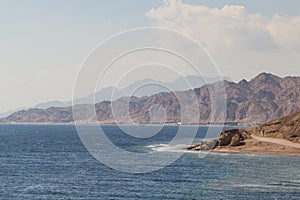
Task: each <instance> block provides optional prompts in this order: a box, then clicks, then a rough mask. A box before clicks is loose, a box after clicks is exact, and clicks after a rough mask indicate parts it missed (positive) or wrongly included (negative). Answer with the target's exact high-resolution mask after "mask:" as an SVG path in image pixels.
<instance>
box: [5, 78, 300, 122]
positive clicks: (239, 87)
mask: <svg viewBox="0 0 300 200" xmlns="http://www.w3.org/2000/svg"><path fill="white" fill-rule="evenodd" d="M219 84H220V83H214V84H209V85H204V86H202V87H200V88H196V89H194V90H188V91H180V92H171V93H167V92H161V93H158V94H154V95H151V96H145V97H130V98H129V97H124V98H120V99H117V100H115V101H113V104H114V107H115V106H116V107H121V108H123V109H125V110H122V109H121V110H120V113H122V112H123V113H124V112H126V106H124V105H126V104H127V102H129V112H130V117H131V118H132V119H133V122H135V123H149V122H150V120H151V118H150V114H151V112H150V111H151V109H152V107H153V105H156V104H160V105H161V106H163V107H164V108H165V111H166V122H170V123H171V122H174V123H177V122H181V121H182V119H181V111H184V113H183V114H184V115H185V116H187V117H186V118H185V119H186V121H185V122H183V123H188V124H198V123H199V122H200V123H203V124H206V123H209V122H210V119H211V117H213V118H215V116H217V115H218V113H214V114H212V110H211V103H212V102H211V99H210V94H209V89H208V88H209V87H211V88H214V89H215V92H216V93H218V92H220V91H221V88H218V87H217V86H218V85H219ZM224 86H225V91H226V95H227V99H226V104H227V111H226V122H228V123H231V122H234V123H240V124H251V125H252V124H261V123H264V122H266V121H271V120H273V119H276V118H279V117H282V116H285V115H288V114H290V113H294V112H296V111H298V110H300V98H299V97H300V77H285V78H280V77H278V76H275V75H272V74H268V73H262V74H259V75H258V76H257V77H255V78H253V79H252V80H250V81H246V80H242V81H240V82H238V83H233V82H229V81H224ZM193 91H194V92H195V93H196V95H197V98H198V101H199V110H200V113H201V115H200V119H198V118H197V115H196V114H195V112H194V111H193V110H194V109H193V108H195V107H196V106H197V105H196V104H195V103H193V102H191V104H190V105H188V108H181V107H180V104H179V102H178V99H177V98H176V95H177V96H180V97H182V98H183V99H185V100H186V101H189V99H190V97H191V95H192V94H193ZM111 104H112V102H110V101H103V102H100V103H97V104H96V105H95V108H96V113H97V119H98V121H100V122H101V123H115V121H114V118H113V113H112V110H111ZM93 108H94V106H93V105H78V106H77V107H76V109H78V110H79V111H80V113H81V115H80V119H79V120H80V121H82V122H90V121H91V119H92V118H91V116H92V111H93ZM181 109H182V110H181ZM37 113H39V115H37ZM60 116H62V119H61V120H60V118H59V117H60ZM67 116H68V117H67ZM37 119H38V120H37ZM68 120H69V121H68ZM72 120H73V118H72V109H71V107H67V108H49V109H46V110H35V109H29V110H28V111H21V112H16V113H14V114H12V115H10V116H9V117H7V118H4V119H1V120H0V122H2V123H10V122H50V123H51V122H60V121H61V122H71V121H72ZM120 121H121V122H122V123H132V121H130V120H129V117H128V116H125V115H124V118H123V119H120ZM160 122H161V121H159V120H158V121H157V122H156V123H160ZM214 122H218V119H217V118H215V119H214Z"/></svg>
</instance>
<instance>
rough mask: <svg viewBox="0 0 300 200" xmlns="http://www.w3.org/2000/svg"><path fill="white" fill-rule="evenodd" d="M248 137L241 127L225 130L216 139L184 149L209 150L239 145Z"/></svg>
mask: <svg viewBox="0 0 300 200" xmlns="http://www.w3.org/2000/svg"><path fill="white" fill-rule="evenodd" d="M250 138H251V136H250V135H249V133H248V132H247V131H245V130H243V129H233V130H226V131H223V132H222V133H221V134H220V136H219V138H218V139H215V140H209V141H204V142H202V143H200V144H197V145H193V146H190V147H188V148H186V149H187V150H191V151H209V150H212V149H215V148H217V147H226V146H228V147H230V146H241V145H244V144H245V142H244V141H245V139H250Z"/></svg>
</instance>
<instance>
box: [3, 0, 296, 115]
mask: <svg viewBox="0 0 300 200" xmlns="http://www.w3.org/2000/svg"><path fill="white" fill-rule="evenodd" d="M0 24H1V31H0V34H1V38H0V40H1V43H0V44H1V45H0V53H1V59H0V69H1V73H0V92H1V95H2V98H1V104H0V112H4V111H7V110H9V109H14V108H17V107H23V106H31V105H34V104H36V103H40V102H44V101H49V100H54V99H57V100H62V101H66V100H70V99H71V97H72V91H73V84H74V81H75V78H76V74H77V72H78V70H79V66H80V64H81V63H82V61H83V60H84V58H85V57H86V56H87V55H88V53H89V52H90V51H91V50H92V49H93V48H94V47H95V46H96V45H98V44H99V43H100V42H102V41H103V40H105V39H106V38H107V37H109V36H111V35H113V34H117V33H119V32H120V31H125V30H129V29H132V28H138V27H144V26H159V27H165V28H171V29H174V30H177V31H180V32H182V33H184V34H187V35H188V36H190V37H192V38H194V39H195V40H197V41H198V42H199V43H201V44H202V45H203V46H204V47H205V48H206V49H207V50H208V51H209V53H210V54H211V56H212V57H213V59H214V61H215V62H216V63H217V65H218V66H219V69H220V71H221V74H222V75H224V76H229V77H231V78H232V79H233V80H235V81H238V80H240V79H242V78H246V79H250V78H252V77H254V76H255V75H257V74H258V73H260V72H262V71H268V72H272V73H274V74H277V75H280V76H286V75H300V65H299V64H300V60H299V55H300V1H298V0H289V1H282V0H265V1H261V0H251V1H233V0H231V1H219V0H205V1H201V0H198V1H195V0H189V1H158V0H152V1H146V0H144V1H141V0H126V1H119V0H118V1H117V0H109V1H100V0H95V1H89V0H87V1H82V0H78V1H76V0H69V1H67V0H57V1H56V0H49V1H46V0H44V1H39V0H34V1H33V0H27V1H22V0H19V1H14V0H1V1H0ZM182 67H184V66H182ZM186 74H189V72H188V71H186ZM204 75H211V74H204ZM141 78H142V77H141ZM174 78H176V77H175V76H174V77H172V76H171V75H170V77H168V76H166V80H171V79H174ZM162 81H164V80H162ZM128 83H129V82H128ZM109 84H110V83H109V82H107V83H105V84H104V86H105V85H109ZM124 84H126V82H125V83H124Z"/></svg>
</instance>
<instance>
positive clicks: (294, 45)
mask: <svg viewBox="0 0 300 200" xmlns="http://www.w3.org/2000/svg"><path fill="white" fill-rule="evenodd" d="M268 30H269V31H270V33H271V35H272V37H273V38H274V40H275V41H276V42H277V43H278V45H280V46H281V47H282V48H284V49H299V48H300V16H295V17H282V16H280V15H275V16H274V17H272V19H271V20H270V22H269V23H268Z"/></svg>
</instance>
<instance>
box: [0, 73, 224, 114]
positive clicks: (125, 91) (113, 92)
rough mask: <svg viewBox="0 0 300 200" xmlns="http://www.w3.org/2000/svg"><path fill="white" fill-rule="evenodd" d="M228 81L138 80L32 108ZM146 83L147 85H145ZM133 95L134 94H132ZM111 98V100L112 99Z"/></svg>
mask: <svg viewBox="0 0 300 200" xmlns="http://www.w3.org/2000/svg"><path fill="white" fill-rule="evenodd" d="M220 79H221V80H230V78H228V77H221V78H220V77H200V76H195V75H189V76H186V77H182V76H180V77H178V78H177V79H176V80H174V81H172V82H166V83H165V82H161V81H156V80H152V79H146V80H139V81H136V82H134V83H132V84H130V85H128V86H126V87H124V88H122V89H118V88H115V87H105V88H102V89H100V90H99V91H97V92H96V93H95V94H90V95H88V96H86V97H82V98H78V99H75V100H74V102H72V101H64V102H63V101H57V100H53V101H48V102H43V103H38V104H36V105H35V106H33V107H32V108H40V109H47V108H50V107H67V106H72V103H73V104H74V105H78V104H93V103H94V102H96V103H97V102H101V101H110V100H116V99H118V98H120V97H124V96H132V95H134V96H137V97H142V96H149V95H153V94H156V93H159V92H168V91H169V90H168V89H167V88H170V89H171V90H174V91H175V90H176V91H180V90H188V89H190V88H196V87H201V86H203V85H205V84H206V83H213V82H216V81H218V80H220ZM187 82H188V83H189V84H190V85H187V84H186V83H187ZM147 83H148V84H147ZM149 83H155V84H150V85H149ZM141 86H145V87H144V88H143V89H140V90H136V89H137V88H139V87H141ZM133 93H134V94H133ZM112 96H113V98H112ZM26 109H30V108H25V107H23V108H18V109H14V110H10V111H7V112H3V113H0V118H4V117H7V116H9V115H11V114H12V113H14V112H17V111H21V110H26Z"/></svg>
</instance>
